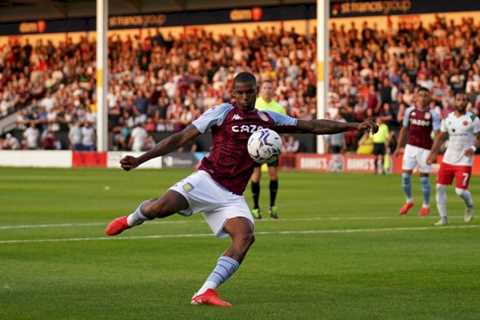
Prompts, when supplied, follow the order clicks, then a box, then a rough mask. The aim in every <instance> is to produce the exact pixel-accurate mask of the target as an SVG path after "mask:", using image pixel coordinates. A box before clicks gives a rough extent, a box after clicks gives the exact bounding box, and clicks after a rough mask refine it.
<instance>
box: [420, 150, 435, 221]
mask: <svg viewBox="0 0 480 320" xmlns="http://www.w3.org/2000/svg"><path fill="white" fill-rule="evenodd" d="M429 155H430V150H427V149H422V148H419V151H418V154H417V157H418V170H419V171H420V184H421V186H422V194H423V203H422V208H421V209H420V212H419V213H418V215H419V216H422V217H425V216H428V215H429V214H430V194H431V192H432V188H431V186H430V178H429V176H430V173H431V172H432V166H431V165H429V164H427V159H428V156H429Z"/></svg>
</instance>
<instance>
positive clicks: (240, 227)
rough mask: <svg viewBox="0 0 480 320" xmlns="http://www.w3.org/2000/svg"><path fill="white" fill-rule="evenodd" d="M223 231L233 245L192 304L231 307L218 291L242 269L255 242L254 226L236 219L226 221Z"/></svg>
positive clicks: (194, 297)
mask: <svg viewBox="0 0 480 320" xmlns="http://www.w3.org/2000/svg"><path fill="white" fill-rule="evenodd" d="M223 231H224V232H225V233H227V234H228V235H229V236H230V238H231V240H232V243H231V245H230V247H229V248H228V249H227V250H226V251H225V252H224V253H223V255H222V256H221V257H220V258H218V260H217V264H216V266H215V268H214V269H213V271H212V273H211V274H210V275H209V276H208V278H207V280H206V281H205V283H204V284H203V285H202V287H201V288H200V289H199V290H198V291H197V293H196V294H195V295H194V296H193V297H192V304H209V305H215V306H219V307H231V304H230V303H229V302H227V301H223V300H221V299H220V298H219V297H218V294H217V292H216V289H217V288H218V287H219V286H220V285H221V284H222V283H224V282H225V281H227V280H228V279H229V278H230V277H231V276H232V275H233V274H234V273H235V272H236V271H237V270H238V268H239V267H240V264H241V263H242V261H243V259H244V258H245V255H246V254H247V252H248V250H249V249H250V246H251V245H252V244H253V242H254V240H255V237H254V226H253V223H252V222H251V221H250V220H248V219H247V218H245V217H234V218H230V219H228V220H227V221H226V223H225V224H224V227H223Z"/></svg>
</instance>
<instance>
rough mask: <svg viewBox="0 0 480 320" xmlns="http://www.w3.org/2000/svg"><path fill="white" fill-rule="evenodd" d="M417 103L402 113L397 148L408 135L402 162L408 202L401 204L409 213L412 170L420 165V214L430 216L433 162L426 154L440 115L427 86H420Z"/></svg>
mask: <svg viewBox="0 0 480 320" xmlns="http://www.w3.org/2000/svg"><path fill="white" fill-rule="evenodd" d="M414 103H415V106H413V107H410V108H408V109H407V110H406V111H405V114H404V116H403V126H402V129H401V130H400V134H399V138H398V147H397V150H396V151H395V154H399V152H400V148H402V147H403V145H404V144H405V140H407V137H408V140H407V145H406V146H405V152H404V154H403V162H402V171H403V172H402V187H403V191H404V193H405V197H406V202H405V204H404V205H403V206H402V207H401V208H400V214H401V215H405V214H407V213H408V211H409V210H410V209H411V208H412V207H413V197H412V174H413V170H414V169H415V168H416V167H418V171H419V172H420V183H421V185H422V193H423V205H422V208H421V209H420V212H419V215H420V216H428V215H429V213H430V181H429V175H430V172H432V166H431V165H429V164H427V158H428V156H429V155H430V148H431V147H432V144H433V141H432V131H433V132H437V131H438V130H439V129H440V115H439V114H437V113H436V112H433V111H431V110H429V104H430V92H429V91H428V89H426V88H423V87H420V88H419V89H417V91H416V93H415V101H414Z"/></svg>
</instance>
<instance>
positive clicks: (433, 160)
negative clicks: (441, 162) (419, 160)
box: [427, 154, 437, 166]
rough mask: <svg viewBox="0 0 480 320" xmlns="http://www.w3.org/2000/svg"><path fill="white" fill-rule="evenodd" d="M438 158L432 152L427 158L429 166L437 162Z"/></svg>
mask: <svg viewBox="0 0 480 320" xmlns="http://www.w3.org/2000/svg"><path fill="white" fill-rule="evenodd" d="M436 158H437V156H436V155H434V154H430V155H429V156H428V158H427V164H428V165H429V166H431V165H432V163H435V162H436Z"/></svg>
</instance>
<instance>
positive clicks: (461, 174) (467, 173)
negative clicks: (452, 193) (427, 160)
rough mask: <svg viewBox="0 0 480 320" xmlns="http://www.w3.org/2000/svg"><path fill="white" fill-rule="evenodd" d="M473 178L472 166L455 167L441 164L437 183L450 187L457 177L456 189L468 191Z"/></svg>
mask: <svg viewBox="0 0 480 320" xmlns="http://www.w3.org/2000/svg"><path fill="white" fill-rule="evenodd" d="M471 176H472V167H471V166H453V165H451V164H448V163H443V162H442V163H441V164H440V169H439V170H438V176H437V183H438V184H444V185H449V184H452V181H453V177H455V187H456V188H459V189H468V183H469V182H470V177H471Z"/></svg>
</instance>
